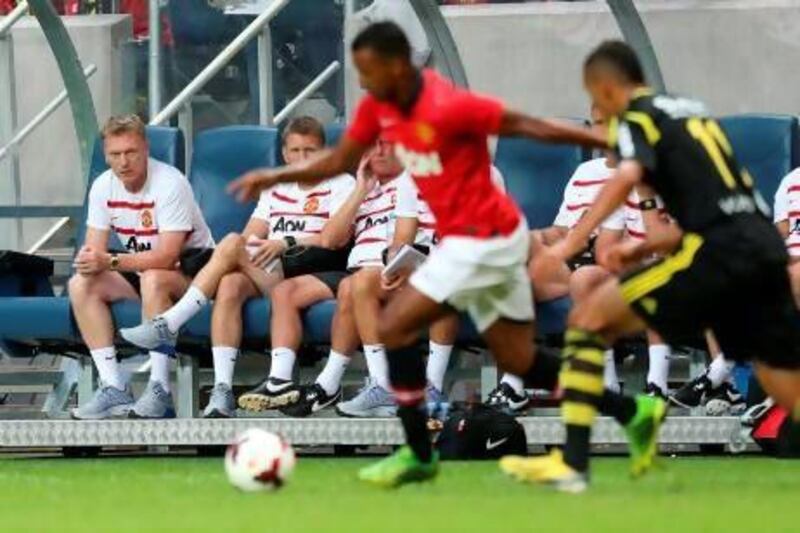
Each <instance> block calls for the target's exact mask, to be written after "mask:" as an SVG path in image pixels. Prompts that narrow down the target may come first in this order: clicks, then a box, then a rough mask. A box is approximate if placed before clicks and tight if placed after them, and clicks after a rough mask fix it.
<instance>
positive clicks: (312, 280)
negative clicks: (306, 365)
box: [239, 275, 334, 411]
mask: <svg viewBox="0 0 800 533" xmlns="http://www.w3.org/2000/svg"><path fill="white" fill-rule="evenodd" d="M333 297H334V295H333V292H332V291H331V289H330V288H329V287H328V286H327V285H326V284H325V283H323V282H322V281H320V280H319V279H317V278H316V277H314V276H310V275H309V276H298V277H296V278H290V279H287V280H284V281H282V282H280V283H279V284H278V285H276V286H275V288H274V289H273V290H272V295H271V300H272V316H271V319H270V338H271V340H272V352H271V358H272V359H271V364H270V370H269V375H268V376H267V379H266V380H264V382H263V383H261V384H260V385H259V386H258V387H256V388H255V389H253V390H251V391H249V392H247V393H245V394H244V395H242V396H241V397H240V398H239V406H240V407H242V408H244V409H248V410H250V411H263V410H265V409H274V408H278V407H283V406H285V405H289V404H291V403H294V402H296V401H297V400H298V399H299V392H298V390H297V387H296V386H295V385H294V383H293V382H292V374H293V372H294V363H295V359H296V358H297V350H298V348H299V347H300V343H301V342H302V340H303V320H302V311H303V310H304V309H306V308H307V307H310V306H311V305H313V304H315V303H317V302H321V301H323V300H328V299H331V298H333Z"/></svg>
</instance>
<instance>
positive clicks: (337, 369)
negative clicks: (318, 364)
mask: <svg viewBox="0 0 800 533" xmlns="http://www.w3.org/2000/svg"><path fill="white" fill-rule="evenodd" d="M349 364H350V358H349V357H347V356H346V355H344V354H341V353H339V352H334V351H333V350H331V353H330V354H328V361H327V362H326V363H325V368H323V369H322V372H320V373H319V376H317V383H319V385H320V387H322V388H323V389H325V393H326V394H327V395H328V396H332V395H333V394H336V391H338V390H339V386H340V385H341V384H342V376H344V371H345V370H347V365H349Z"/></svg>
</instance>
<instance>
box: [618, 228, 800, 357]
mask: <svg viewBox="0 0 800 533" xmlns="http://www.w3.org/2000/svg"><path fill="white" fill-rule="evenodd" d="M758 226H759V224H755V225H754V226H751V227H747V226H742V225H739V224H728V227H722V228H715V229H714V230H711V231H708V232H706V233H704V234H703V235H702V236H701V235H699V234H696V233H687V234H686V235H685V236H684V238H683V242H682V243H681V246H680V248H679V249H678V250H677V251H676V252H675V253H674V254H672V255H671V256H668V257H666V258H664V259H661V260H659V261H656V262H654V263H651V264H649V265H647V266H645V267H643V268H641V269H639V270H637V271H635V272H632V273H630V274H627V275H625V276H624V277H623V279H622V280H621V290H622V295H623V298H624V299H625V300H626V301H627V302H628V303H629V304H630V305H631V307H632V308H633V309H634V311H636V313H637V314H638V315H639V316H641V318H642V319H643V320H644V321H645V322H646V323H647V324H648V326H650V327H651V328H652V329H654V330H656V331H657V332H658V333H660V334H661V335H662V336H663V337H664V338H665V339H666V340H667V342H670V343H673V344H678V343H680V342H682V341H683V340H685V339H687V338H691V337H696V336H697V335H698V334H702V332H703V331H704V330H705V329H711V330H712V331H713V332H714V334H715V336H716V337H717V341H718V342H719V344H720V346H721V348H722V351H723V353H725V357H726V358H729V359H732V360H735V361H746V360H751V359H755V360H758V361H761V362H763V363H766V364H768V365H770V366H773V367H778V368H792V369H794V368H800V350H799V349H798V348H800V338H799V336H798V334H797V332H798V331H799V325H800V315H799V313H798V310H797V308H796V307H795V304H794V300H793V299H792V293H791V287H790V283H789V277H788V272H787V270H786V265H787V257H786V251H785V248H784V245H783V241H782V240H781V238H780V236H779V235H778V233H777V231H775V229H774V228H772V227H771V226H770V227H769V229H768V230H767V229H764V228H760V227H758Z"/></svg>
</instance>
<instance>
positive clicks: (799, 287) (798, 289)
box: [788, 259, 800, 307]
mask: <svg viewBox="0 0 800 533" xmlns="http://www.w3.org/2000/svg"><path fill="white" fill-rule="evenodd" d="M795 261H796V262H794V263H791V264H790V265H789V267H788V269H789V282H790V283H791V286H792V296H793V297H794V304H795V305H796V306H797V307H800V261H797V260H796V259H795Z"/></svg>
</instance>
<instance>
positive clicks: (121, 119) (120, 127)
mask: <svg viewBox="0 0 800 533" xmlns="http://www.w3.org/2000/svg"><path fill="white" fill-rule="evenodd" d="M123 133H135V134H137V135H139V136H140V137H141V138H142V139H147V136H146V134H145V126H144V122H143V121H142V119H141V118H139V115H135V114H133V113H131V114H128V115H116V116H113V117H111V118H109V119H108V120H107V121H106V123H105V124H104V125H103V129H102V131H101V132H100V135H101V136H102V138H103V139H105V138H106V137H108V136H114V135H122V134H123Z"/></svg>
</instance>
